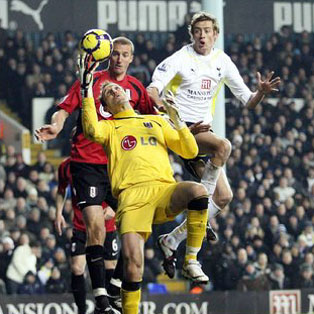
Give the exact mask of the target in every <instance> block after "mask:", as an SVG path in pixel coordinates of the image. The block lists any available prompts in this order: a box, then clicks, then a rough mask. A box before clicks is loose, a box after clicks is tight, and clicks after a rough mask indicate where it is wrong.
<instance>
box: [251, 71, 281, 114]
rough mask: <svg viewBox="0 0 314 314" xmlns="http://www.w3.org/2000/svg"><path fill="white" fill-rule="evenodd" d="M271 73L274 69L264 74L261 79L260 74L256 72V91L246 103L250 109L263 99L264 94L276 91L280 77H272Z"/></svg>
mask: <svg viewBox="0 0 314 314" xmlns="http://www.w3.org/2000/svg"><path fill="white" fill-rule="evenodd" d="M273 75H274V71H271V72H269V73H268V74H267V76H266V79H265V80H264V81H263V80H262V76H261V74H260V73H259V72H257V91H256V92H255V93H253V94H252V96H251V98H250V99H249V101H248V102H247V104H246V105H247V106H248V107H249V108H250V109H254V108H255V107H256V106H257V105H258V104H259V102H261V101H262V100H263V98H264V97H265V95H267V94H270V93H271V92H274V91H275V92H278V85H279V84H280V77H279V76H277V77H275V78H274V79H272V77H273Z"/></svg>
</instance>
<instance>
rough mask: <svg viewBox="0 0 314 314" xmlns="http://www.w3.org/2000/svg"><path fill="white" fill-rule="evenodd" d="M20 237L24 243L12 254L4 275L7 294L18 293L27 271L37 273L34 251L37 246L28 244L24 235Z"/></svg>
mask: <svg viewBox="0 0 314 314" xmlns="http://www.w3.org/2000/svg"><path fill="white" fill-rule="evenodd" d="M22 236H23V237H24V239H25V240H23V241H25V242H24V243H22V244H21V245H19V246H18V247H17V248H16V249H15V251H14V252H13V256H12V260H11V262H10V264H9V266H8V269H7V273H6V276H7V282H6V284H7V286H6V288H7V293H8V294H16V293H17V292H18V289H19V286H20V284H22V283H23V281H24V277H25V275H26V274H27V273H28V272H29V271H31V272H32V273H33V274H36V273H37V270H36V264H37V257H36V254H35V253H36V252H35V251H36V250H37V249H38V246H39V244H38V243H37V242H29V238H28V236H27V234H25V233H24V234H23V235H22ZM22 236H21V238H22Z"/></svg>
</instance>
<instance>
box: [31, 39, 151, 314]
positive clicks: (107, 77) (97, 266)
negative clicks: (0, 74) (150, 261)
mask: <svg viewBox="0 0 314 314" xmlns="http://www.w3.org/2000/svg"><path fill="white" fill-rule="evenodd" d="M113 43H114V44H113V53H112V56H111V58H110V65H109V69H108V71H99V72H96V73H95V74H94V84H93V94H94V98H95V105H96V110H97V115H98V119H99V120H101V119H111V115H110V114H109V113H108V112H105V111H104V109H103V107H102V105H101V103H100V99H99V96H100V88H101V86H102V84H103V82H104V81H111V82H114V83H117V84H119V85H120V86H121V87H123V88H124V90H125V91H126V93H127V94H128V95H129V98H130V103H131V104H132V106H133V108H134V109H135V110H138V111H139V112H140V113H142V114H146V113H147V114H152V113H153V114H154V113H155V110H154V107H153V102H152V101H151V99H150V98H149V96H148V94H147V92H146V90H145V88H144V86H143V85H142V83H141V82H140V81H138V80H137V79H136V78H134V77H132V76H129V75H127V74H126V72H127V69H128V67H129V65H130V63H131V62H132V61H133V53H134V46H133V43H132V42H131V41H130V40H129V39H127V38H125V37H118V38H116V39H114V41H113ZM81 100H82V98H81V94H80V82H79V81H76V82H75V83H74V84H73V86H72V87H71V89H70V91H69V93H68V94H67V95H66V96H65V98H64V99H63V100H62V101H61V103H60V104H59V105H58V109H59V110H58V111H57V112H56V113H55V114H54V115H53V116H52V119H51V124H49V125H44V126H42V127H41V128H39V129H37V130H36V131H35V136H36V137H37V139H38V140H41V141H46V140H51V139H54V138H56V136H57V135H58V134H59V133H60V131H61V130H62V128H63V125H64V122H65V120H66V118H67V117H68V116H69V115H71V114H72V113H73V112H74V111H76V110H78V111H79V117H78V120H77V129H76V133H75V135H74V137H73V143H72V148H71V158H72V161H71V173H72V177H73V185H74V188H75V190H76V192H77V199H78V205H79V207H80V209H81V210H82V211H83V216H84V222H85V225H86V228H87V247H86V260H87V265H88V269H89V273H90V276H91V281H92V287H93V293H94V296H95V299H96V310H95V313H107V312H104V310H105V309H106V308H109V304H108V299H107V297H106V295H107V291H106V289H105V284H104V281H105V273H104V267H103V250H104V248H103V243H104V237H105V231H104V228H103V224H102V219H101V217H102V215H103V210H102V207H101V204H102V202H103V201H106V202H107V204H109V205H110V206H111V207H112V208H113V209H115V208H116V203H115V202H116V201H115V199H113V198H112V196H111V190H110V184H109V180H108V175H107V157H106V155H105V152H104V150H103V147H102V146H101V145H99V144H96V143H93V142H91V141H89V140H87V139H86V138H85V137H84V135H83V131H82V122H81V107H82V102H81ZM109 311H110V310H109ZM108 313H110V312H108Z"/></svg>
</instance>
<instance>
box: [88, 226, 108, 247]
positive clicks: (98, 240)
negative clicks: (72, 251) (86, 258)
mask: <svg viewBox="0 0 314 314" xmlns="http://www.w3.org/2000/svg"><path fill="white" fill-rule="evenodd" d="M105 236H106V232H105V227H104V225H103V224H102V225H99V224H91V225H90V226H89V227H88V228H87V238H88V242H89V243H93V244H100V245H103V243H104V240H105Z"/></svg>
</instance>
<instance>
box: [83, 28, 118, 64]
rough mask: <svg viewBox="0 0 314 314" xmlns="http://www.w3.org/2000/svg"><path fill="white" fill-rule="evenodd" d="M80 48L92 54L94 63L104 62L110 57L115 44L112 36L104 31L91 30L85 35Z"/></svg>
mask: <svg viewBox="0 0 314 314" xmlns="http://www.w3.org/2000/svg"><path fill="white" fill-rule="evenodd" d="M79 48H80V50H81V51H84V52H87V53H88V54H91V55H92V56H93V58H94V61H97V62H103V61H106V60H107V59H108V58H109V57H110V55H111V53H112V49H113V43H112V39H111V37H110V35H109V34H108V33H107V32H105V31H104V30H102V29H90V30H89V31H87V32H86V33H85V34H84V35H83V37H82V39H81V41H80V45H79Z"/></svg>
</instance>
